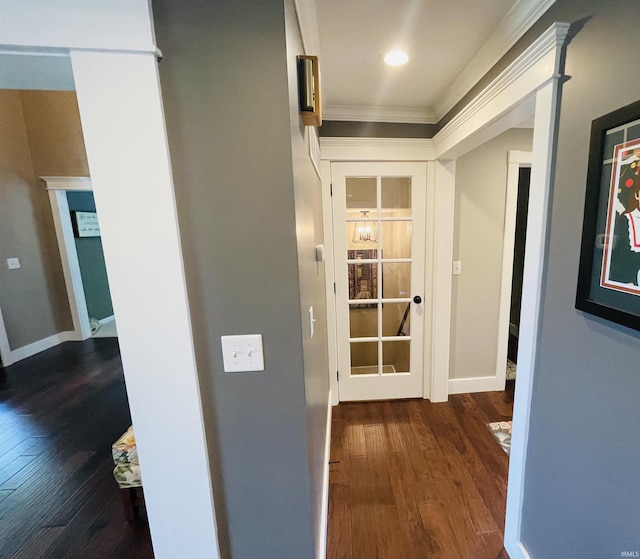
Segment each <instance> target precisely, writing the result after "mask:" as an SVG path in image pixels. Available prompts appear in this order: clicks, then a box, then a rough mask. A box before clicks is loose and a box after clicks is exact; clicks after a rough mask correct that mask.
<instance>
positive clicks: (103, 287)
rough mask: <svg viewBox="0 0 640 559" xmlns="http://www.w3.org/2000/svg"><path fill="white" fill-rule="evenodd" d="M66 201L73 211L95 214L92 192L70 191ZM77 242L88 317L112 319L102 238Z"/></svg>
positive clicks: (81, 239)
mask: <svg viewBox="0 0 640 559" xmlns="http://www.w3.org/2000/svg"><path fill="white" fill-rule="evenodd" d="M67 202H68V203H69V211H71V212H73V211H81V212H95V211H96V203H95V201H94V199H93V192H67ZM72 219H73V217H72ZM74 240H75V243H76V252H77V253H78V263H79V264H80V275H81V276H82V287H83V289H84V296H85V299H86V301H87V311H88V312H89V316H90V317H91V318H95V319H97V320H101V319H103V318H107V317H108V316H112V315H113V306H112V304H111V291H110V290H109V280H108V279H107V269H106V267H105V264H104V252H103V251H102V239H101V238H100V237H80V238H78V237H76V238H75V239H74Z"/></svg>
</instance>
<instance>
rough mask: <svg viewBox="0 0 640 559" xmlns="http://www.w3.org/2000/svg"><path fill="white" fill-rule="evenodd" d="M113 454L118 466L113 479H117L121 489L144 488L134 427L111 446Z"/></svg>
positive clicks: (114, 470)
mask: <svg viewBox="0 0 640 559" xmlns="http://www.w3.org/2000/svg"><path fill="white" fill-rule="evenodd" d="M111 454H112V455H113V462H114V463H115V465H116V467H115V468H114V469H113V477H115V478H116V481H117V482H118V485H119V486H120V489H126V488H128V487H142V477H141V476H140V466H139V463H138V449H137V447H136V437H135V435H134V433H133V427H129V428H128V429H127V430H126V432H125V433H124V435H122V436H121V437H120V438H119V439H118V440H117V441H116V442H115V443H113V445H111Z"/></svg>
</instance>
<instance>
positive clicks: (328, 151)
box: [320, 137, 435, 161]
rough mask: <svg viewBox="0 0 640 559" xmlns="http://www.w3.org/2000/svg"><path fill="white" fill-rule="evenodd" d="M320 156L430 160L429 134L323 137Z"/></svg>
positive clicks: (433, 155)
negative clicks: (384, 136) (391, 136)
mask: <svg viewBox="0 0 640 559" xmlns="http://www.w3.org/2000/svg"><path fill="white" fill-rule="evenodd" d="M320 154H321V159H328V160H330V161H431V160H433V159H434V158H435V149H434V142H433V140H432V139H427V138H328V137H321V138H320Z"/></svg>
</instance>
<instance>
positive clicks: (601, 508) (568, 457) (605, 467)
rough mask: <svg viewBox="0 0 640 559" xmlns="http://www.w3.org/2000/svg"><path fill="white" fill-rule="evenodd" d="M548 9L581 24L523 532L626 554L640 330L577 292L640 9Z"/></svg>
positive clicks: (563, 122) (559, 544)
mask: <svg viewBox="0 0 640 559" xmlns="http://www.w3.org/2000/svg"><path fill="white" fill-rule="evenodd" d="M548 17H550V18H553V19H554V20H556V21H567V22H571V23H576V22H579V23H578V25H577V26H574V32H575V31H577V34H575V36H574V37H573V38H572V40H571V42H570V43H569V45H568V47H567V53H566V74H567V75H568V76H569V79H568V80H567V81H566V82H565V83H564V85H563V88H562V100H561V105H560V114H559V133H558V139H557V162H556V173H555V180H554V183H553V185H552V192H553V194H552V196H553V199H552V204H551V213H550V216H551V218H550V224H549V237H548V248H547V250H546V258H545V259H546V267H547V269H546V274H545V277H544V281H543V291H542V295H543V301H544V304H543V309H542V315H541V330H540V338H539V348H538V357H537V366H536V377H535V382H534V386H533V399H532V405H531V424H530V432H529V447H528V451H527V456H528V458H527V467H526V471H525V480H524V481H525V487H524V511H523V519H522V521H523V527H522V540H523V542H524V544H525V547H526V548H527V550H528V551H529V554H530V555H531V557H544V558H545V559H568V558H574V557H580V558H582V559H602V558H603V557H620V556H621V554H623V552H625V551H626V552H632V553H636V554H637V553H638V552H640V530H638V526H640V509H639V508H638V506H637V505H638V502H640V475H639V474H638V464H639V463H640V446H639V445H638V444H637V441H638V440H640V406H638V401H640V374H639V371H640V368H639V366H638V364H639V363H640V332H637V331H635V330H631V329H628V328H625V327H622V326H619V325H617V324H614V323H612V322H608V321H606V320H603V319H600V318H596V317H594V316H592V315H589V314H586V313H584V312H581V311H577V310H576V309H575V308H574V302H575V296H576V282H577V270H578V261H579V256H580V244H581V233H582V221H583V220H582V215H583V208H584V198H585V185H586V175H587V161H588V155H589V138H590V129H591V122H592V120H593V119H595V118H598V117H600V116H602V115H605V114H607V113H609V112H611V111H613V110H616V109H618V108H620V107H623V106H625V105H628V104H630V103H632V102H635V101H637V100H638V92H639V91H640V74H638V72H637V71H635V68H636V67H637V63H638V54H639V53H640V35H638V33H637V29H638V28H639V27H640V11H639V10H638V2H637V0H615V1H609V2H602V1H601V0H581V1H579V2H578V1H575V0H571V1H567V0H559V1H558V2H556V4H555V5H554V7H553V8H552V9H551V11H550V13H549V16H548ZM582 26H584V27H582ZM581 27H582V29H580V28H581ZM516 399H517V394H516Z"/></svg>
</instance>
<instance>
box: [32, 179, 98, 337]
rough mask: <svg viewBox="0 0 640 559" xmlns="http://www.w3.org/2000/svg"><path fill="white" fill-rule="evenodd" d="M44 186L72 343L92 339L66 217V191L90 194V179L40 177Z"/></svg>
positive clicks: (78, 268) (80, 275) (68, 215)
mask: <svg viewBox="0 0 640 559" xmlns="http://www.w3.org/2000/svg"><path fill="white" fill-rule="evenodd" d="M40 178H41V179H42V180H43V181H44V182H45V184H46V185H47V191H48V193H49V202H50V203H51V213H52V214H53V225H54V227H55V230H56V239H57V240H58V249H59V251H60V261H61V262H62V272H63V274H64V282H65V285H66V287H67V297H68V298H69V309H70V310H71V318H72V319H73V331H74V334H75V337H76V338H75V339H77V340H86V339H87V338H90V337H91V326H90V324H89V311H88V310H87V300H86V298H85V295H84V285H83V283H82V274H81V273H80V262H79V261H78V251H77V249H76V243H75V238H74V235H73V225H72V223H71V215H70V214H69V203H68V201H67V194H66V193H67V191H70V190H75V191H93V186H92V185H91V179H90V178H89V177H40Z"/></svg>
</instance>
